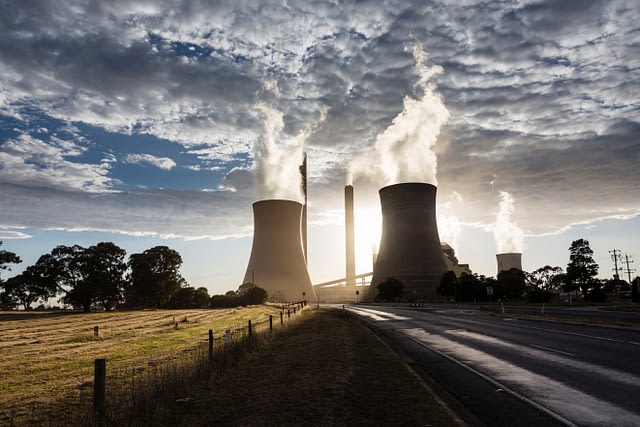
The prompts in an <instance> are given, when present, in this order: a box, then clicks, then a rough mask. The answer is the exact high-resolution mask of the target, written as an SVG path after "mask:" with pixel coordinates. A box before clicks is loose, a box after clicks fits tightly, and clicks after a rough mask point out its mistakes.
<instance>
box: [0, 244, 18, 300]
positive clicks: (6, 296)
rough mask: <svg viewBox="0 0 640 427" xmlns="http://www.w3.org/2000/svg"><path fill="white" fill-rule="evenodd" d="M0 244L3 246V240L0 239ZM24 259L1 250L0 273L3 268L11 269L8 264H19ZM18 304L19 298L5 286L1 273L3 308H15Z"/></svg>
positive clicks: (0, 295) (0, 290) (0, 288)
mask: <svg viewBox="0 0 640 427" xmlns="http://www.w3.org/2000/svg"><path fill="white" fill-rule="evenodd" d="M0 246H2V240H0ZM21 262H22V260H21V259H20V257H19V256H18V255H16V254H14V253H13V252H9V251H5V250H4V249H3V250H0V273H2V271H3V270H9V271H11V268H9V266H8V265H7V264H19V263H21ZM16 304H17V300H16V298H15V296H14V295H11V294H10V293H9V291H8V290H7V289H6V288H5V286H4V282H3V281H2V276H1V275H0V306H1V307H2V308H3V309H13V308H15V306H16Z"/></svg>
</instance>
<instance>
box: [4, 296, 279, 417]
mask: <svg viewBox="0 0 640 427" xmlns="http://www.w3.org/2000/svg"><path fill="white" fill-rule="evenodd" d="M269 315H273V316H274V325H278V324H279V322H280V310H279V308H276V307H268V306H256V307H248V308H237V309H220V310H207V309H203V310H156V311H123V312H112V313H105V312H100V313H86V314H84V313H83V314H80V313H63V312H60V313H53V312H0V425H5V424H6V423H8V422H9V420H16V419H20V418H22V417H25V416H30V413H32V412H33V411H35V410H37V408H38V407H42V406H46V405H48V404H49V402H51V401H54V400H59V399H60V398H62V397H65V396H72V395H73V394H74V393H75V394H78V393H79V392H80V390H83V389H84V390H85V391H86V389H87V388H88V387H89V388H90V387H91V384H92V382H93V365H94V360H95V359H97V358H106V359H107V369H108V371H109V370H112V371H113V370H119V371H121V372H126V371H127V370H134V369H136V368H144V367H145V366H148V365H154V364H156V363H158V362H163V361H166V360H167V359H173V358H179V357H182V356H181V355H185V354H187V352H188V351H189V350H190V349H193V348H194V347H196V346H197V345H198V343H202V342H206V341H207V340H208V330H209V329H212V330H213V331H214V336H215V337H216V338H217V339H221V338H222V334H223V333H224V331H225V330H226V329H232V330H239V329H241V328H244V327H245V326H246V325H247V323H248V321H249V320H251V321H252V325H255V326H254V327H258V326H262V327H265V325H266V327H268V319H269ZM285 318H286V315H285ZM276 319H277V320H276ZM95 326H98V327H99V330H100V334H99V336H98V337H96V336H94V327H95Z"/></svg>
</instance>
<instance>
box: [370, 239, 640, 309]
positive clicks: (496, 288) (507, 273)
mask: <svg viewBox="0 0 640 427" xmlns="http://www.w3.org/2000/svg"><path fill="white" fill-rule="evenodd" d="M598 269H599V266H598V264H597V263H596V262H595V261H594V259H593V250H591V247H590V244H589V241H588V240H585V239H578V240H574V241H573V242H572V243H571V246H570V247H569V263H568V264H567V268H566V271H564V270H563V269H562V268H561V267H552V266H550V265H545V266H544V267H541V268H538V269H537V270H535V271H533V272H531V273H527V272H525V271H522V270H519V269H515V268H514V269H511V270H503V271H501V272H499V273H498V275H497V277H496V278H494V277H486V276H483V275H479V274H475V273H474V274H468V273H462V274H461V275H460V277H457V276H456V274H455V273H454V272H453V271H448V272H447V273H445V274H444V275H443V276H442V278H441V280H440V284H439V286H438V289H437V292H438V294H440V295H442V296H443V297H445V298H446V299H447V300H455V301H489V300H494V301H496V300H504V299H512V300H513V299H518V300H521V299H527V300H528V301H529V302H532V303H542V302H549V301H550V300H551V296H552V295H553V293H557V292H568V293H575V294H577V293H579V294H580V295H581V297H582V298H584V299H585V300H587V301H590V302H604V301H606V299H607V293H608V292H612V291H616V290H621V291H629V290H631V298H632V299H633V301H640V298H639V295H638V281H639V280H638V279H637V278H636V280H635V281H634V282H633V283H632V284H629V283H627V282H626V281H624V280H620V279H612V280H600V279H598V278H597V277H596V276H597V275H598ZM377 290H378V292H377V296H376V298H377V299H379V300H382V301H394V300H395V299H396V298H400V297H402V295H403V293H404V289H403V285H402V283H401V282H400V281H398V280H397V279H395V278H392V277H390V278H387V280H385V281H384V282H382V283H380V284H379V285H378V286H377ZM489 290H490V293H489Z"/></svg>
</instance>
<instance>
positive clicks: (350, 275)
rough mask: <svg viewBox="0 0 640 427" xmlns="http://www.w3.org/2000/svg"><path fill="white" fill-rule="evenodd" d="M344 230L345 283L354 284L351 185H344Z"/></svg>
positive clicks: (354, 258)
mask: <svg viewBox="0 0 640 427" xmlns="http://www.w3.org/2000/svg"><path fill="white" fill-rule="evenodd" d="M344 230H345V259H346V270H345V277H346V285H347V286H355V285H356V250H355V237H354V212H353V186H351V185H347V186H345V187H344Z"/></svg>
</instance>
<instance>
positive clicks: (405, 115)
mask: <svg viewBox="0 0 640 427" xmlns="http://www.w3.org/2000/svg"><path fill="white" fill-rule="evenodd" d="M638 22H640V11H639V10H638V8H637V7H636V6H635V3H634V2H632V1H627V0H612V1H595V0H594V1H585V2H580V3H577V2H551V1H536V2H532V1H528V0H527V1H517V2H516V1H506V2H489V3H487V2H485V1H479V0H478V1H475V0H466V1H463V2H445V1H434V2H430V3H429V5H428V6H425V5H419V6H416V2H414V1H409V0H406V1H404V0H392V1H389V2H385V3H384V4H380V3H379V2H355V1H346V2H341V3H340V4H339V5H336V4H334V2H328V1H320V0H313V1H310V2H305V3H299V4H298V3H296V4H292V3H291V2H289V3H282V2H276V1H264V2H261V3H260V5H257V4H255V3H254V2H249V1H238V2H217V3H216V4H215V5H213V4H210V3H209V2H205V1H196V2H187V1H181V0H177V1H175V2H172V3H171V4H170V5H161V6H160V5H158V4H152V3H149V2H144V1H128V0H127V1H124V0H114V1H110V2H88V3H87V2H78V1H72V0H68V1H59V2H56V4H55V5H53V4H50V3H49V2H10V3H8V4H7V5H6V7H4V8H3V13H2V14H1V16H0V57H1V58H2V60H1V61H0V115H1V119H0V186H2V189H3V193H0V202H1V203H2V204H1V209H2V218H3V222H7V224H10V225H16V226H18V225H25V226H35V224H37V225H38V226H40V227H55V226H61V227H71V226H74V224H75V226H82V227H89V228H100V229H105V228H110V227H113V228H114V229H124V230H126V231H127V232H131V233H133V232H157V231H154V230H152V228H156V227H157V229H156V230H162V232H163V233H164V232H166V233H170V234H171V233H172V234H184V235H188V236H194V235H200V234H199V233H198V231H197V229H198V228H200V229H203V230H206V232H204V234H207V235H212V234H214V235H221V236H222V235H229V234H233V233H234V232H237V231H238V230H240V232H242V230H244V229H246V227H250V224H251V218H250V216H249V215H247V214H245V213H244V211H245V210H249V209H247V206H248V204H250V203H251V201H252V200H254V199H255V194H256V190H257V187H258V186H263V185H267V186H270V185H271V183H272V181H271V180H270V178H267V177H266V175H264V174H263V172H264V170H265V169H264V168H263V169H262V172H259V170H260V168H261V166H259V162H257V163H256V162H255V160H256V156H255V153H256V151H255V150H256V147H258V146H259V145H260V144H263V145H262V148H259V149H258V150H259V151H260V150H263V149H266V148H267V147H270V146H269V144H271V143H273V144H274V145H273V147H276V148H287V150H284V152H283V153H289V154H287V155H285V154H281V155H279V156H278V155H276V156H275V157H273V158H274V159H277V160H275V163H273V164H272V165H270V166H268V167H267V169H269V170H274V169H276V170H277V169H286V170H288V171H289V173H288V174H287V176H286V177H280V178H279V179H278V180H276V182H278V181H279V180H282V181H284V182H289V183H290V184H291V188H294V187H296V185H297V184H296V185H294V184H293V182H297V178H295V179H294V175H295V168H294V166H295V164H297V163H299V161H300V160H301V154H300V150H301V149H300V147H304V150H305V151H306V152H307V154H308V162H309V185H310V194H311V195H312V197H311V200H310V202H311V203H312V204H313V205H314V208H316V209H317V210H324V209H326V210H328V211H335V210H339V209H340V208H341V203H342V199H341V190H342V186H343V185H344V183H345V181H346V180H347V175H348V172H349V168H350V164H351V161H352V160H353V159H354V158H362V159H365V162H364V163H363V165H362V167H361V168H360V171H362V170H365V171H367V172H371V173H369V174H368V175H367V176H366V177H364V176H362V175H361V176H360V178H359V179H358V181H357V183H356V192H357V193H360V194H362V193H364V192H367V193H371V195H370V196H367V200H374V201H375V196H376V189H377V188H378V187H379V185H380V183H381V182H388V181H394V180H405V179H420V180H425V181H428V182H432V183H435V182H436V178H437V183H438V194H439V195H448V194H454V192H455V193H457V194H459V195H460V197H461V198H462V199H463V200H464V206H462V203H456V204H454V205H451V206H452V207H451V209H450V210H449V211H448V215H449V216H450V217H451V218H454V217H455V218H456V219H457V221H459V222H460V223H466V224H469V223H473V224H485V225H491V224H494V222H495V210H496V196H497V194H496V193H497V192H500V191H504V192H507V193H509V194H510V195H512V197H513V198H514V199H515V200H517V202H518V204H517V206H518V210H517V219H518V225H519V227H521V228H522V229H523V230H526V233H527V235H532V234H545V233H552V232H554V231H557V230H560V229H564V228H565V227H567V226H569V225H571V224H575V223H581V222H584V221H592V220H595V219H598V218H605V217H608V216H633V215H638V214H639V212H640V205H638V200H640V189H639V187H638V186H637V184H636V180H634V179H629V177H635V176H637V164H638V161H639V160H640V158H639V157H638V156H639V155H640V154H639V153H640V138H638V135H640V110H639V109H638V105H640V92H638V91H637V90H635V88H636V87H637V86H638V84H639V83H640V81H639V80H640V77H639V76H638V72H637V70H638V69H640V43H639V39H638V37H639V36H638V34H640V26H639V25H640V24H638ZM70 28H72V29H73V31H70V30H69V29H70ZM568 28H570V31H569V30H567V29H568ZM407 46H422V49H423V52H426V53H428V55H429V56H428V60H427V59H426V58H425V57H423V56H422V53H420V51H413V50H405V47H407ZM434 66H437V67H441V68H437V67H435V68H434ZM424 76H428V77H429V78H428V79H425V78H423V77H424ZM436 81H437V91H436V88H435V86H433V84H435V82H436ZM265 84H267V86H268V87H267V88H265ZM258 103H261V104H262V105H263V106H264V108H255V106H256V104H258ZM445 105H446V109H444V106H445ZM445 111H446V112H447V113H448V114H445ZM269 112H272V113H273V112H277V113H273V114H272V113H269ZM267 116H270V117H271V118H270V119H268V121H271V123H276V124H277V126H275V125H274V126H275V127H271V128H270V129H271V131H273V132H275V131H277V132H276V133H273V134H271V135H270V136H269V135H268V134H267V133H266V132H265V127H264V124H265V118H267ZM276 116H277V117H276ZM445 116H446V117H445ZM51 122H55V125H54V124H52V123H51ZM64 126H67V131H63V130H62V128H63V127H64ZM44 129H47V131H44ZM39 130H40V131H39ZM105 134H108V135H107V136H105ZM268 138H272V139H271V140H269V139H268ZM296 138H301V139H304V143H302V142H301V139H296ZM122 141H126V143H124V142H122ZM167 142H169V144H167ZM407 142H418V143H419V144H418V145H413V144H407ZM168 145H171V147H172V148H171V150H173V151H170V150H169V151H167V152H166V153H164V152H162V150H161V149H160V148H159V147H166V146H168ZM289 145H291V147H289ZM294 147H295V149H294ZM288 148H291V149H292V150H293V151H295V153H294V155H290V154H291V151H289V150H288ZM376 150H378V151H377V153H378V154H377V155H376V156H374V159H375V160H372V158H371V157H370V156H369V155H370V154H371V153H373V152H376ZM263 151H264V150H263ZM263 151H260V153H261V154H263ZM141 153H153V154H152V156H153V157H146V158H145V157H140V156H150V154H141ZM185 158H186V159H188V162H185V161H182V160H183V159H185ZM436 158H437V165H436V163H435V159H436ZM116 159H129V160H131V161H134V162H141V161H144V162H146V163H147V164H150V165H154V166H156V167H160V168H161V169H162V168H164V169H162V170H163V173H162V175H166V176H167V179H168V181H160V180H158V181H157V184H156V185H157V186H158V187H164V188H172V185H173V184H174V183H175V185H176V187H178V186H182V187H180V188H186V190H185V191H184V193H182V192H179V191H176V190H175V189H174V190H160V189H153V188H151V189H150V190H149V192H135V191H129V190H128V189H130V188H133V187H137V186H138V185H137V184H138V183H137V182H133V183H132V182H130V181H128V180H130V179H131V177H130V176H127V175H126V174H125V173H123V172H122V168H121V165H120V164H118V163H117V162H116ZM392 159H396V160H398V162H395V161H394V162H392ZM400 159H402V160H400ZM171 162H174V164H173V166H172V163H171ZM289 163H290V166H291V167H285V164H289ZM274 164H275V165H276V166H277V167H276V166H273V165H274ZM176 165H179V166H180V167H176ZM416 165H417V167H416ZM281 166H282V168H280V167H281ZM436 166H437V169H436ZM382 171H384V172H385V173H387V172H388V173H389V176H388V177H387V176H386V175H383V174H382ZM407 171H411V172H412V173H411V175H410V176H406V175H403V173H404V172H407ZM165 172H166V173H165ZM414 173H415V174H414ZM187 181H188V182H187ZM154 182H155V181H154ZM491 183H492V184H491ZM145 184H146V183H145ZM203 189H208V190H209V191H199V190H203ZM211 189H213V190H211ZM4 191H7V193H4ZM165 192H166V194H167V196H166V197H165V196H164V194H165ZM103 193H104V194H103ZM498 194H499V193H498ZM286 197H299V196H297V195H287V196H286ZM169 200H170V201H171V202H173V203H175V205H174V206H172V205H171V204H170V203H168V201H169ZM447 203H448V202H447V200H446V199H445V200H444V201H440V205H441V206H443V207H444V206H446V204H447ZM221 204H229V205H230V206H222V205H221ZM34 206H37V207H38V208H37V210H38V211H40V212H44V213H46V214H45V215H43V214H42V213H40V214H38V212H34ZM67 206H72V207H74V209H69V208H67ZM176 206H180V208H177V207H176ZM204 206H207V208H206V211H207V212H208V213H209V214H210V213H211V212H212V211H218V210H220V211H221V212H222V213H224V214H229V215H231V214H234V215H236V214H237V215H238V216H237V218H239V220H238V221H234V222H233V225H231V223H230V222H229V220H228V219H227V218H226V217H223V216H222V215H221V216H220V217H218V216H214V217H215V219H216V220H220V223H219V224H218V223H217V222H212V221H211V218H212V217H210V216H208V215H206V214H204V213H203V212H204V209H205V208H204ZM40 207H42V209H40ZM444 211H445V209H444V208H443V212H444ZM156 212H160V215H159V216H158V217H157V218H155V219H153V220H150V221H149V222H145V221H143V219H142V218H144V217H145V216H148V217H154V216H155V213H156ZM249 213H250V212H249ZM216 215H217V214H216ZM311 215H321V213H320V212H317V213H313V212H311ZM514 215H515V213H514ZM92 216H93V217H92ZM125 217H126V218H127V221H126V222H127V223H128V224H129V225H126V226H123V225H122V224H123V223H124V222H125V221H123V220H122V218H125ZM129 218H131V222H130V223H129ZM178 218H180V219H178ZM541 218H543V220H541ZM101 220H102V221H104V223H102V224H100V221H101ZM187 221H191V223H190V224H191V225H189V224H185V222H187ZM242 221H244V222H242ZM233 227H236V230H235V231H234V230H232V228H233ZM460 244H462V241H460Z"/></svg>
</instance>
